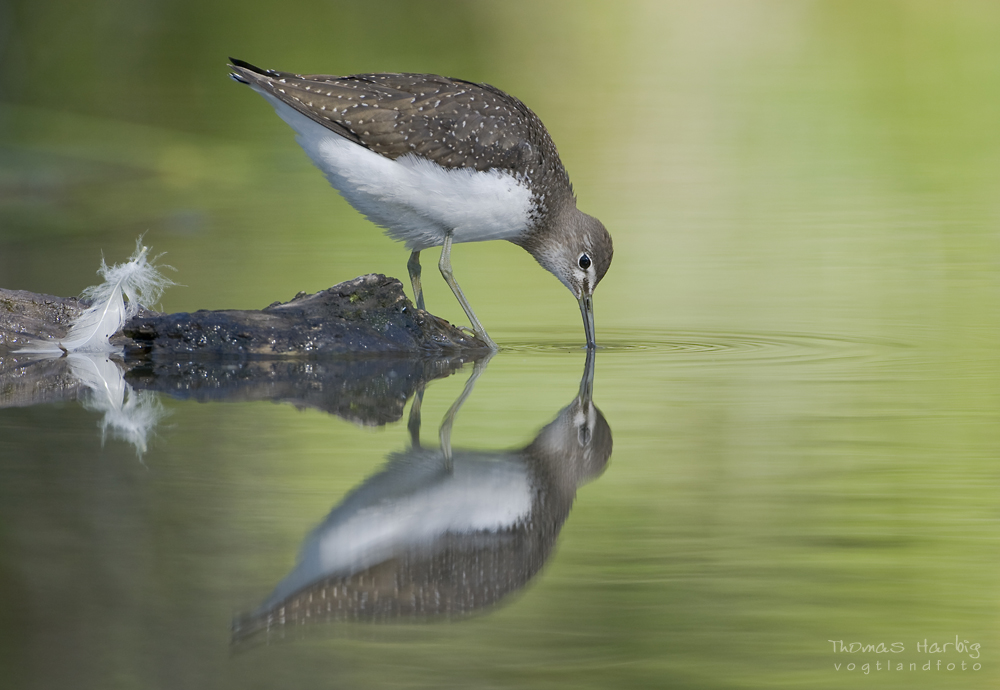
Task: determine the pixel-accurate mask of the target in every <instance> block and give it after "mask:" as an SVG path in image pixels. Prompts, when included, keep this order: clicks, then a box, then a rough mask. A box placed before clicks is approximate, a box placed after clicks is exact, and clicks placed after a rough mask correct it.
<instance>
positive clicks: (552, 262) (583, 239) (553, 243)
mask: <svg viewBox="0 0 1000 690" xmlns="http://www.w3.org/2000/svg"><path fill="white" fill-rule="evenodd" d="M525 249H527V250H528V251H529V252H530V253H531V255H532V256H534V257H535V259H536V260H537V261H538V263H539V264H541V265H542V266H543V267H544V268H546V269H547V270H548V271H549V272H551V273H552V274H553V275H554V276H555V277H556V278H558V279H559V281H560V282H561V283H562V284H563V285H565V286H566V287H567V288H569V291H570V292H572V293H573V296H574V297H576V299H577V301H578V302H579V303H580V312H581V314H583V327H584V330H585V331H586V334H587V347H591V348H592V347H594V346H595V344H596V341H595V338H594V303H593V295H594V289H595V288H596V287H597V284H598V283H600V282H601V279H602V278H604V274H605V273H607V272H608V268H609V267H610V266H611V258H612V256H613V255H614V246H613V244H612V242H611V235H610V233H608V231H607V229H606V228H605V227H604V224H603V223H601V221H599V220H597V219H596V218H594V217H593V216H588V215H587V214H586V213H583V212H582V211H580V210H578V209H577V208H576V204H575V203H573V204H567V205H566V206H565V207H564V208H563V209H562V210H561V211H560V212H558V213H556V214H554V215H553V219H552V222H551V223H550V224H549V225H548V226H547V227H546V228H545V229H544V230H543V231H542V232H539V233H538V234H536V235H535V236H533V237H531V238H530V239H529V241H528V242H526V243H525Z"/></svg>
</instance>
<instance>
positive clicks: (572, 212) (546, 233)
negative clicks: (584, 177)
mask: <svg viewBox="0 0 1000 690" xmlns="http://www.w3.org/2000/svg"><path fill="white" fill-rule="evenodd" d="M582 215H583V213H582V212H581V211H580V210H579V209H577V207H576V199H575V198H573V197H572V196H566V197H565V198H562V199H556V200H553V201H552V202H551V203H550V205H549V206H548V208H546V209H545V212H544V213H542V214H541V216H540V217H539V219H538V222H537V223H535V224H534V225H533V226H532V227H530V228H529V229H528V231H527V232H525V233H524V234H523V235H521V236H520V237H518V238H516V239H513V240H511V241H512V242H513V243H514V244H516V245H517V246H519V247H521V248H522V249H524V250H525V251H526V252H528V253H529V254H531V255H532V256H533V257H535V260H536V261H538V263H540V264H542V265H543V266H546V261H545V260H544V258H545V257H546V256H547V255H548V254H549V249H548V248H549V247H551V246H553V245H555V244H557V243H558V241H559V240H560V239H561V238H562V236H563V235H565V234H567V233H568V232H569V229H570V228H572V227H573V226H574V225H575V224H576V223H577V221H578V219H579V217H580V216H582Z"/></svg>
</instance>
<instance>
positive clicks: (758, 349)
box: [503, 330, 908, 363]
mask: <svg viewBox="0 0 1000 690" xmlns="http://www.w3.org/2000/svg"><path fill="white" fill-rule="evenodd" d="M598 342H599V346H598V353H599V354H608V355H612V354H615V353H628V352H631V353H636V354H638V355H642V356H655V357H658V358H667V359H670V360H674V361H685V362H692V363H694V362H699V361H701V362H706V363H708V362H722V361H734V360H736V361H761V360H763V361H772V360H773V361H782V362H786V361H810V362H812V361H823V360H843V359H878V358H881V357H885V356H892V354H897V355H898V354H899V353H900V352H901V351H903V350H906V349H908V347H907V346H906V345H905V344H902V343H898V342H892V341H889V340H880V339H874V338H868V339H864V338H849V337H844V336H833V335H821V334H804V333H725V332H712V331H659V332H651V331H642V332H627V331H614V330H608V331H605V332H604V333H602V334H600V335H599V337H598ZM582 349H583V347H582V346H581V345H580V344H578V343H574V342H553V341H546V340H545V339H544V336H543V338H542V339H540V340H534V341H533V340H532V339H531V338H530V336H529V337H528V338H523V339H521V340H519V341H514V342H510V341H508V342H507V343H506V344H505V345H504V347H503V351H504V352H523V353H529V352H534V353H545V352H550V353H554V352H572V351H576V350H582Z"/></svg>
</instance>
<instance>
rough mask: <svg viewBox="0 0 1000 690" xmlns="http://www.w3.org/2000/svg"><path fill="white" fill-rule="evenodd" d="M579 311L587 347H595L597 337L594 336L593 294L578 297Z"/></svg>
mask: <svg viewBox="0 0 1000 690" xmlns="http://www.w3.org/2000/svg"><path fill="white" fill-rule="evenodd" d="M579 301H580V313H581V314H583V330H584V331H585V332H586V334H587V349H588V350H590V349H593V348H595V347H597V339H596V338H595V337H594V297H593V295H583V296H582V297H581V298H580V300H579Z"/></svg>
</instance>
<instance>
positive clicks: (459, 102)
mask: <svg viewBox="0 0 1000 690" xmlns="http://www.w3.org/2000/svg"><path fill="white" fill-rule="evenodd" d="M232 67H233V69H234V71H235V75H234V76H236V78H238V79H240V80H241V81H246V82H249V83H252V84H254V85H257V86H258V87H260V88H262V89H265V90H266V91H267V92H269V93H271V94H272V95H274V96H275V97H276V98H278V99H279V100H281V101H282V102H284V103H286V104H288V105H289V106H291V107H293V108H295V109H296V110H297V111H299V112H300V113H302V114H303V115H306V116H307V117H309V118H311V119H312V120H315V121H316V122H318V123H320V124H322V125H323V126H325V127H327V128H329V129H331V130H333V131H334V132H336V133H337V134H340V135H341V136H344V137H346V138H348V139H350V140H351V141H354V142H356V143H358V144H360V145H362V146H364V147H366V148H368V149H370V150H372V151H374V152H376V153H378V154H381V155H383V156H386V157H387V158H392V159H395V158H399V157H400V156H403V155H406V154H408V153H413V154H416V155H419V156H421V157H423V158H426V159H428V160H431V161H433V162H435V163H437V164H438V165H440V166H442V167H444V168H473V169H475V170H480V171H485V170H493V169H499V170H505V171H510V172H514V173H515V174H516V173H518V172H526V173H527V174H528V176H529V177H531V178H533V179H535V180H536V181H541V179H540V178H548V179H547V180H546V181H547V182H550V183H555V184H554V185H551V184H550V185H548V187H549V189H553V188H564V189H565V191H566V192H567V193H569V194H572V191H571V188H570V186H569V178H568V176H567V174H566V171H565V168H564V167H563V165H562V162H561V161H560V160H559V154H558V152H557V151H556V147H555V144H554V143H553V142H552V139H551V137H549V134H548V132H547V131H546V129H545V126H544V125H543V124H542V122H541V120H539V118H538V116H537V115H535V114H534V113H533V112H532V111H531V110H530V109H529V108H528V107H527V106H526V105H524V104H523V103H522V102H521V101H519V100H518V99H516V98H514V97H513V96H510V95H508V94H506V93H504V92H503V91H501V90H499V89H497V88H495V87H492V86H490V85H488V84H474V83H472V82H467V81H462V80H459V79H450V78H448V77H441V76H437V75H433V74H356V75H352V76H345V77H338V76H329V75H313V74H307V75H299V74H291V73H287V72H277V71H274V70H260V69H258V68H256V67H254V66H253V65H250V64H248V63H245V62H243V61H239V60H233V61H232Z"/></svg>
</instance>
